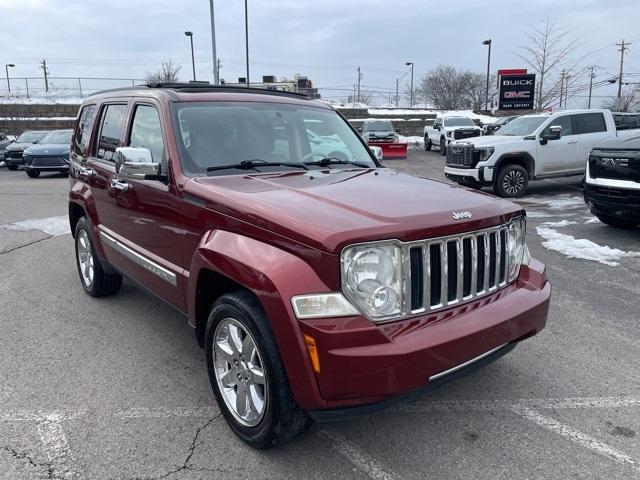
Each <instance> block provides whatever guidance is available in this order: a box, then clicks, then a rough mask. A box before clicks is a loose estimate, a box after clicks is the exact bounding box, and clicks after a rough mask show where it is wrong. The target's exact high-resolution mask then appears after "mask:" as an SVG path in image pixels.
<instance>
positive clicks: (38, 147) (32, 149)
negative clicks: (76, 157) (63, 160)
mask: <svg viewBox="0 0 640 480" xmlns="http://www.w3.org/2000/svg"><path fill="white" fill-rule="evenodd" d="M69 148H70V146H69V145H68V144H66V143H64V144H60V143H50V144H44V143H43V144H40V143H38V144H35V145H30V146H29V147H28V150H29V152H28V153H29V155H66V154H68V153H69ZM25 153H26V152H25Z"/></svg>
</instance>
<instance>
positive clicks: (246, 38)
mask: <svg viewBox="0 0 640 480" xmlns="http://www.w3.org/2000/svg"><path fill="white" fill-rule="evenodd" d="M244 43H245V55H246V57H247V88H248V87H249V12H248V6H247V0H244Z"/></svg>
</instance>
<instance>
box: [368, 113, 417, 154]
mask: <svg viewBox="0 0 640 480" xmlns="http://www.w3.org/2000/svg"><path fill="white" fill-rule="evenodd" d="M361 132H362V136H363V137H364V139H365V140H366V141H367V143H368V144H369V145H370V146H376V147H380V148H381V149H382V156H383V158H385V159H389V158H407V142H401V141H400V135H398V132H396V131H395V129H394V128H393V123H391V122H390V121H389V120H365V121H364V122H363V124H362V130H361Z"/></svg>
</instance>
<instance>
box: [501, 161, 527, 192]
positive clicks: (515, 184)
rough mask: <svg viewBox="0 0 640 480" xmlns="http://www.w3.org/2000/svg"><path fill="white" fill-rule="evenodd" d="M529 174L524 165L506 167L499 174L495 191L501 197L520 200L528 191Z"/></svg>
mask: <svg viewBox="0 0 640 480" xmlns="http://www.w3.org/2000/svg"><path fill="white" fill-rule="evenodd" d="M528 185H529V174H528V173H527V170H526V168H524V167H523V166H522V165H515V164H509V165H505V166H504V167H502V168H501V169H500V171H499V172H498V176H497V177H496V181H495V184H494V186H493V189H494V191H495V192H496V194H497V195H498V196H499V197H503V198H518V197H521V196H522V194H523V193H524V192H525V191H526V190H527V186H528Z"/></svg>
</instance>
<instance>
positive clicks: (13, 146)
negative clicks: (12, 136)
mask: <svg viewBox="0 0 640 480" xmlns="http://www.w3.org/2000/svg"><path fill="white" fill-rule="evenodd" d="M33 145H35V144H34V143H18V142H13V143H12V144H11V145H8V146H7V148H6V151H7V152H15V151H18V152H21V151H22V150H24V149H25V148H28V147H32V146H33Z"/></svg>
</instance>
